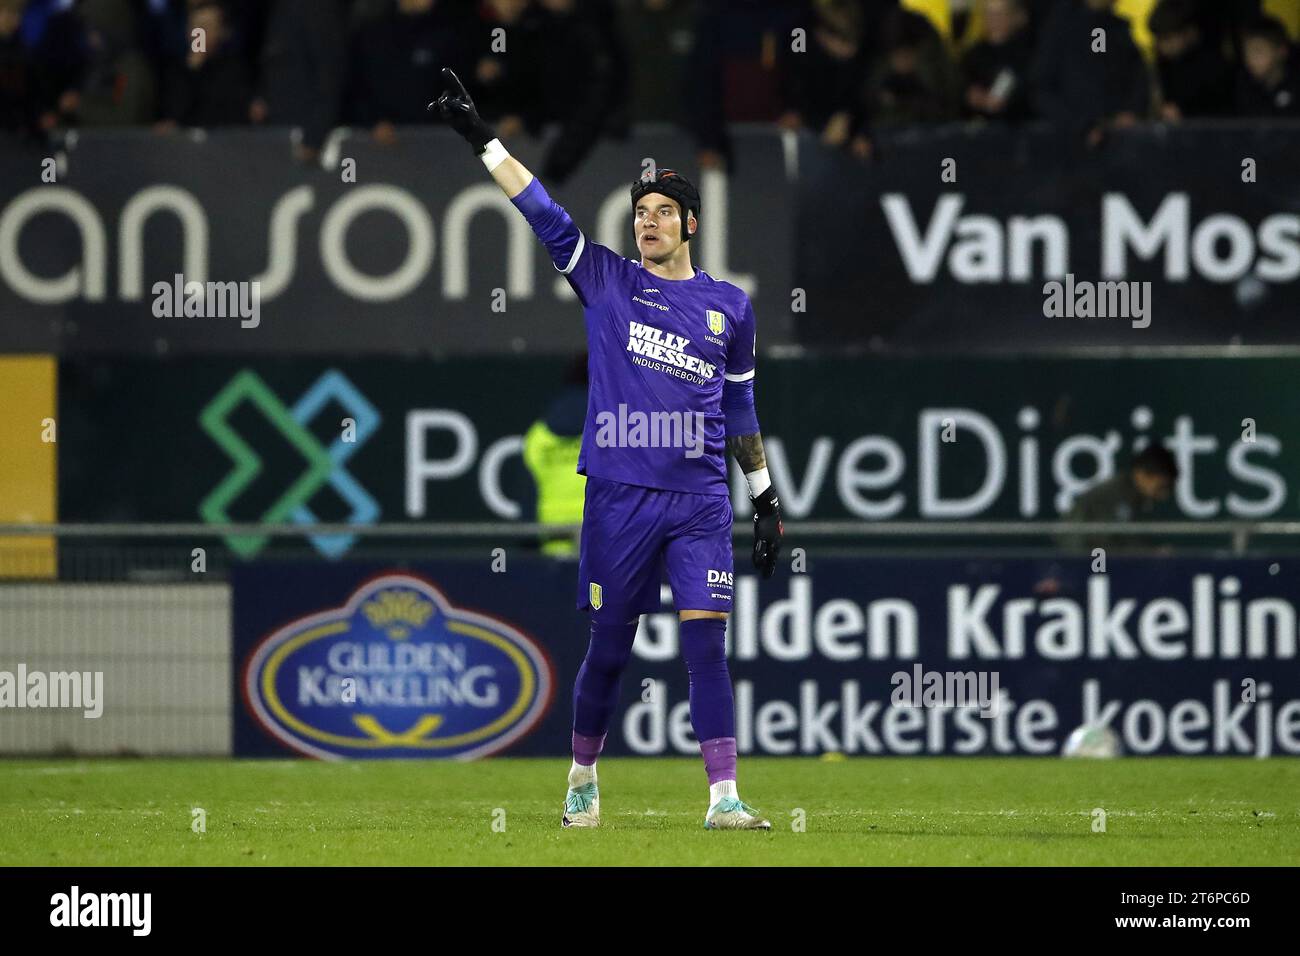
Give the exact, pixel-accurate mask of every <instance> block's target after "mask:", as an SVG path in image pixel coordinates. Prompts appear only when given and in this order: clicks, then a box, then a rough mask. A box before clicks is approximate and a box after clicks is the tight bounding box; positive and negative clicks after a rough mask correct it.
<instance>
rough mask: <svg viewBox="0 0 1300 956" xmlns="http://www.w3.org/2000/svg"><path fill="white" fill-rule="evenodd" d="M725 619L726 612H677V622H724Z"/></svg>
mask: <svg viewBox="0 0 1300 956" xmlns="http://www.w3.org/2000/svg"><path fill="white" fill-rule="evenodd" d="M726 619H727V612H726V611H678V612H677V620H678V621H701V620H715V621H725V620H726Z"/></svg>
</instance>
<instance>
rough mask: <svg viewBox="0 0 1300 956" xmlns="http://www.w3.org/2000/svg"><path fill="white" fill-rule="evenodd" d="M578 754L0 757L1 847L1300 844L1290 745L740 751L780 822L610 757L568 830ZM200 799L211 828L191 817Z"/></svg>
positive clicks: (175, 854) (1097, 861)
mask: <svg viewBox="0 0 1300 956" xmlns="http://www.w3.org/2000/svg"><path fill="white" fill-rule="evenodd" d="M567 768H568V761H567V760H550V759H547V760H543V759H522V758H503V759H496V760H486V761H480V762H477V763H440V762H427V763H425V762H399V761H391V762H350V763H320V762H314V761H307V760H301V761H281V760H276V761H251V760H238V761H236V760H127V759H113V760H107V759H105V760H28V759H11V760H0V865H29V866H31V865H35V866H43V865H62V866H87V865H114V866H149V865H182V866H184V865H201V866H228V865H234V866H244V865H280V866H285V865H289V866H292V865H299V864H318V865H436V866H444V865H462V866H463V865H493V866H496V865H504V866H531V865H568V864H596V865H626V864H632V865H715V866H717V865H722V866H725V865H742V866H743V865H789V864H794V865H812V866H822V865H831V866H834V865H914V864H920V865H937V866H948V865H1033V866H1040V865H1068V866H1074V865H1083V866H1129V865H1143V866H1146V865H1152V866H1161V865H1179V866H1210V865H1215V866H1233V865H1243V864H1255V865H1295V864H1296V862H1297V861H1300V760H1296V759H1291V758H1283V759H1274V760H1251V759H1248V758H1239V759H1215V758H1206V759H1197V758H1157V759H1149V758H1148V759H1139V758H1123V759H1119V760H1111V761H1088V760H1082V761H1068V760H1060V759H1041V760H1040V759H998V758H973V759H944V758H898V757H894V758H848V759H839V760H826V759H815V758H788V759H782V758H743V757H742V759H741V761H740V784H741V795H742V796H743V797H744V798H745V799H746V800H747V801H748V802H750V803H752V804H754V805H756V806H758V807H759V808H760V809H761V810H763V811H764V813H765V814H766V815H767V816H768V818H769V819H771V821H772V831H771V832H770V833H754V832H745V833H718V832H710V831H706V830H704V829H703V827H702V823H703V816H704V810H705V799H706V796H707V791H706V789H705V778H704V771H703V769H702V767H701V764H700V761H699V760H698V759H686V758H666V759H632V758H625V759H619V758H614V757H611V758H608V759H606V760H603V761H602V762H601V767H600V782H601V815H602V825H601V829H599V830H561V829H560V825H559V818H560V806H561V803H562V800H563V797H564V780H565V773H566V771H567ZM196 807H198V808H202V809H203V810H204V811H205V813H206V827H207V829H206V832H204V833H196V832H194V831H193V829H192V826H191V822H192V816H191V812H192V810H193V808H196ZM1095 809H1101V810H1104V811H1105V814H1106V817H1105V832H1104V833H1098V832H1094V829H1093V828H1094V810H1095ZM796 810H802V811H803V815H804V819H805V821H806V825H805V828H804V830H803V832H798V831H797V830H796V828H795V827H794V826H793V824H795V823H796V822H797V820H798V815H797V814H796V812H795V811H796ZM494 824H495V828H494ZM502 825H504V830H502V829H501V827H502Z"/></svg>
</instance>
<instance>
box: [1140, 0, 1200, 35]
mask: <svg viewBox="0 0 1300 956" xmlns="http://www.w3.org/2000/svg"><path fill="white" fill-rule="evenodd" d="M1194 26H1196V4H1195V3H1193V2H1192V0H1160V4H1159V5H1158V6H1157V7H1156V8H1155V9H1154V10H1152V11H1151V17H1150V19H1149V20H1147V29H1148V30H1150V31H1151V35H1152V36H1157V37H1160V36H1167V35H1168V34H1171V33H1182V32H1183V31H1184V30H1186V29H1187V28H1188V27H1194Z"/></svg>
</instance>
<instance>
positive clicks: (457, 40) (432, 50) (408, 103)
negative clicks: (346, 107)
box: [350, 0, 473, 143]
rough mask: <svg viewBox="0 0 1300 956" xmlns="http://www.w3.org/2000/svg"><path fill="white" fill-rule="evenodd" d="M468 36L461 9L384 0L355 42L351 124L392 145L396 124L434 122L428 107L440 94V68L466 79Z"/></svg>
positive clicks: (426, 1) (427, 1)
mask: <svg viewBox="0 0 1300 956" xmlns="http://www.w3.org/2000/svg"><path fill="white" fill-rule="evenodd" d="M472 37H473V34H472V32H471V31H470V23H469V21H468V19H467V18H466V17H465V16H464V12H463V8H462V7H458V6H456V5H455V4H452V3H447V2H445V0H388V2H387V3H385V5H384V6H383V7H382V8H381V9H380V10H379V11H378V13H377V14H376V15H373V16H371V17H369V18H367V19H366V20H364V21H363V22H362V23H361V24H360V26H359V27H358V28H357V31H356V33H355V35H354V37H353V54H352V84H351V90H350V93H351V97H352V105H351V109H350V113H351V119H352V121H353V122H356V123H360V124H361V125H363V126H366V127H367V128H370V129H371V130H372V131H373V133H374V136H375V139H376V140H378V141H379V142H381V143H392V142H394V141H395V140H396V130H395V126H394V124H398V123H425V122H430V121H432V118H433V117H432V116H431V114H430V113H429V112H428V111H427V109H426V107H427V105H428V104H429V103H431V102H433V101H434V100H436V99H437V98H438V97H439V96H440V95H441V93H442V82H441V72H440V71H441V70H442V68H443V67H444V66H447V67H451V68H452V69H453V70H455V71H456V73H457V74H458V75H460V76H462V77H465V78H466V79H467V80H468V79H469V78H470V75H471V72H472V70H473V59H472V50H471V44H472V42H473V40H472Z"/></svg>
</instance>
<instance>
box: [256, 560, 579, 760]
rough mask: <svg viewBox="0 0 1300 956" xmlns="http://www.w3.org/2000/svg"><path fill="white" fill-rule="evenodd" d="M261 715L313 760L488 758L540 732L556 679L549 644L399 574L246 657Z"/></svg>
mask: <svg viewBox="0 0 1300 956" xmlns="http://www.w3.org/2000/svg"><path fill="white" fill-rule="evenodd" d="M241 686H242V688H243V694H244V699H245V702H246V703H247V705H248V707H249V709H250V710H251V711H252V713H253V716H254V717H255V718H256V719H257V720H258V721H259V722H260V723H261V725H262V727H263V728H265V729H266V731H267V732H268V733H270V734H271V735H272V736H273V737H275V738H276V739H277V740H279V741H281V742H282V743H284V744H285V745H287V746H289V747H291V748H292V749H294V750H296V751H298V752H300V753H303V754H307V755H309V756H312V757H321V758H325V759H337V758H340V757H376V758H378V757H458V758H462V759H465V758H469V757H482V756H485V755H487V754H492V753H496V752H497V751H500V750H503V749H504V748H506V747H508V746H509V745H510V744H512V743H514V742H515V741H517V740H519V739H520V738H521V737H524V736H525V735H527V734H528V733H529V732H530V731H532V730H533V728H534V727H536V726H537V724H538V722H539V721H540V720H541V718H542V716H543V715H544V714H545V712H546V709H547V707H548V706H549V704H550V699H551V693H552V688H553V686H554V680H553V676H552V673H551V665H550V662H549V661H548V660H547V658H546V655H545V653H544V652H543V651H542V649H541V647H539V646H538V644H537V643H536V642H535V641H534V640H533V639H532V638H531V637H529V636H528V635H526V634H524V633H523V632H522V631H519V630H517V629H516V628H514V627H512V626H510V625H509V624H507V623H505V622H504V621H499V620H497V619H495V618H492V617H488V616H487V615H484V614H481V613H477V612H474V611H470V610H467V609H465V608H459V607H456V606H454V605H452V604H451V603H450V602H449V601H448V600H447V598H446V597H444V596H443V594H442V592H441V591H439V590H438V589H437V588H436V587H434V586H433V585H432V584H430V583H429V582H427V581H424V580H422V579H420V578H417V577H414V576H412V575H407V574H391V575H385V576H383V577H380V578H377V579H375V580H372V581H369V582H367V583H366V584H364V585H363V586H362V587H361V588H360V589H358V590H357V591H356V592H354V593H353V594H352V596H351V597H349V598H348V599H347V601H346V602H345V603H344V604H343V606H342V607H338V608H331V609H329V610H325V611H321V612H320V613H318V614H312V615H309V616H307V617H304V618H300V619H298V620H296V621H293V622H291V623H289V624H286V625H285V626H283V627H281V628H280V629H279V630H277V631H275V632H274V633H272V634H270V635H268V636H267V637H266V638H265V639H263V640H262V642H261V643H260V644H258V645H257V647H256V648H254V650H253V652H252V654H250V655H249V658H248V662H247V664H246V667H245V671H244V679H243V681H242V682H241Z"/></svg>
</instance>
